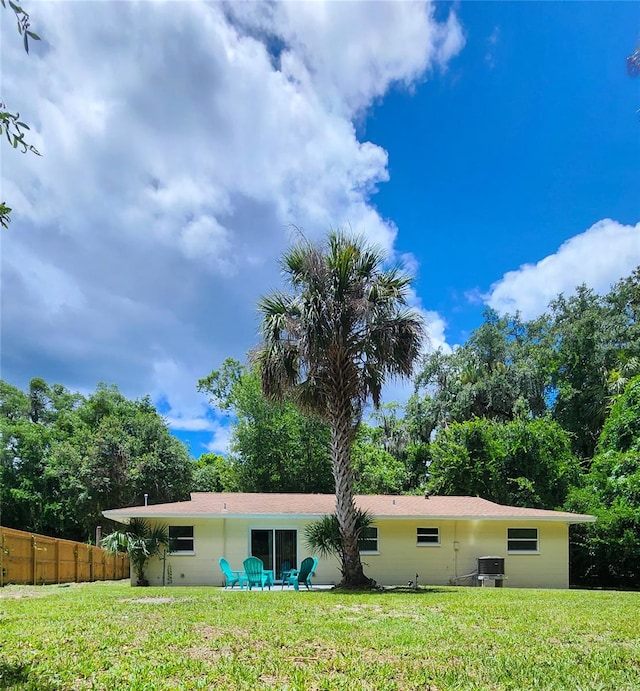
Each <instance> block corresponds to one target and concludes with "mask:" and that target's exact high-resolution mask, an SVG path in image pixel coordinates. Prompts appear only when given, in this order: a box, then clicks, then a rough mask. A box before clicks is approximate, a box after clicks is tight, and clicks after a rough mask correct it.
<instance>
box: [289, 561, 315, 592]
mask: <svg viewBox="0 0 640 691" xmlns="http://www.w3.org/2000/svg"><path fill="white" fill-rule="evenodd" d="M317 566H318V560H317V558H316V557H307V558H306V559H303V560H302V564H300V570H299V571H297V570H295V569H294V570H293V571H291V572H290V573H289V576H288V578H286V579H285V580H283V581H282V587H283V588H284V586H285V583H286V585H292V586H293V587H294V588H295V589H296V590H300V584H301V583H302V584H303V585H306V586H307V590H311V576H313V574H314V572H315V570H316V567H317Z"/></svg>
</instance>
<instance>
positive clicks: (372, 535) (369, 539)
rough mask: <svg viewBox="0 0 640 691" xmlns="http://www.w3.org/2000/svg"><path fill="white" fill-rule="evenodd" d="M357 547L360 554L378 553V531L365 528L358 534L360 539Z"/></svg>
mask: <svg viewBox="0 0 640 691" xmlns="http://www.w3.org/2000/svg"><path fill="white" fill-rule="evenodd" d="M358 547H359V548H360V551H361V552H377V551H378V529H377V528H373V527H370V528H365V529H364V530H363V531H362V532H361V533H360V539H359V540H358Z"/></svg>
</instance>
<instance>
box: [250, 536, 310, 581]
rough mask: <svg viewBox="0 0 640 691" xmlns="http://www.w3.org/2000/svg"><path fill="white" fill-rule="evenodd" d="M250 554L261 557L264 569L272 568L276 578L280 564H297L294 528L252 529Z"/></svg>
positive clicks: (295, 566) (279, 571)
mask: <svg viewBox="0 0 640 691" xmlns="http://www.w3.org/2000/svg"><path fill="white" fill-rule="evenodd" d="M251 554H252V556H254V557H258V558H259V559H262V563H263V564H264V568H265V569H273V574H274V576H275V577H276V578H279V577H280V573H281V571H282V565H283V564H284V563H285V562H287V563H288V564H289V568H292V569H293V568H297V565H298V532H297V531H296V530H252V531H251Z"/></svg>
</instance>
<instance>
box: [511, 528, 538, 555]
mask: <svg viewBox="0 0 640 691" xmlns="http://www.w3.org/2000/svg"><path fill="white" fill-rule="evenodd" d="M507 551H508V552H537V551H538V529H537V528H508V529H507Z"/></svg>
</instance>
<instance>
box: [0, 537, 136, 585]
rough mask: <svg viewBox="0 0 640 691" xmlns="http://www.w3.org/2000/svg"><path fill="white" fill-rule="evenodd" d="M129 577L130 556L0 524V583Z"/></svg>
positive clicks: (44, 582)
mask: <svg viewBox="0 0 640 691" xmlns="http://www.w3.org/2000/svg"><path fill="white" fill-rule="evenodd" d="M128 577H129V557H128V556H127V555H126V554H123V553H120V554H113V553H111V552H107V551H106V550H104V549H102V548H101V547H95V546H93V545H87V544H85V543H82V542H72V541H71V540H61V539H59V538H54V537H47V536H46V535H37V534H35V533H25V532H23V531H21V530H14V529H13V528H3V527H0V586H3V585H7V584H9V583H15V584H21V585H26V584H33V585H42V584H51V583H72V582H76V583H81V582H85V581H107V580H120V579H123V578H128Z"/></svg>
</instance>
